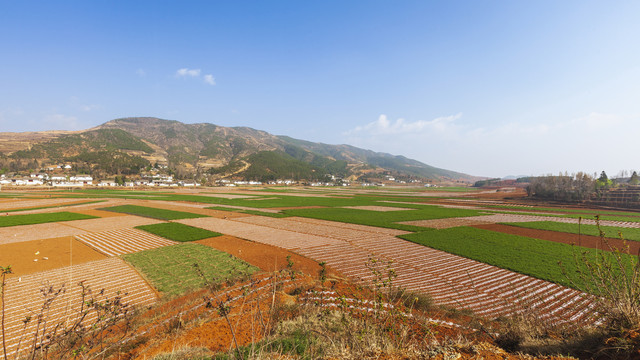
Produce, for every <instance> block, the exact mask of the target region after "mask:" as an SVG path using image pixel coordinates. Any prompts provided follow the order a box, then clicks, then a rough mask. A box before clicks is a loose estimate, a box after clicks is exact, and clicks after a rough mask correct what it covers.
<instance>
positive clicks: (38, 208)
mask: <svg viewBox="0 0 640 360" xmlns="http://www.w3.org/2000/svg"><path fill="white" fill-rule="evenodd" d="M105 201H106V200H95V201H85V202H81V203H75V204H62V205H49V206H37V207H30V208H23V209H5V210H0V213H10V212H18V211H29V210H41V209H52V208H59V207H67V206H76V205H88V204H97V203H101V202H105Z"/></svg>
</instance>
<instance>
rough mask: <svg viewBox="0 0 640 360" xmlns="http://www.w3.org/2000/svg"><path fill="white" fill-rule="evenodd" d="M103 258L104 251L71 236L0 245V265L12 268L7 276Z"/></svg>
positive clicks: (17, 275) (16, 275)
mask: <svg viewBox="0 0 640 360" xmlns="http://www.w3.org/2000/svg"><path fill="white" fill-rule="evenodd" d="M36 253H38V254H37V255H36ZM104 258H105V256H104V255H102V254H100V253H99V252H97V251H95V250H93V249H92V248H90V247H89V246H87V245H85V244H83V243H81V242H79V241H77V240H75V239H74V238H73V237H71V236H66V237H60V238H53V239H45V240H32V241H23V242H20V243H10V244H3V245H0V266H7V265H11V269H12V270H13V274H11V275H9V277H20V276H22V275H25V274H31V273H35V272H39V271H45V270H51V269H57V268H61V267H65V266H70V265H76V264H81V263H85V262H88V261H93V260H100V259H104ZM35 260H37V261H35Z"/></svg>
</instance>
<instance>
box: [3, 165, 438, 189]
mask: <svg viewBox="0 0 640 360" xmlns="http://www.w3.org/2000/svg"><path fill="white" fill-rule="evenodd" d="M165 168H166V167H165ZM407 183H410V184H412V185H414V186H415V185H418V184H417V183H420V181H419V180H411V181H409V182H406V181H404V180H400V179H396V178H394V177H393V176H389V175H387V176H385V177H384V178H382V179H379V180H378V181H371V180H363V181H351V180H349V179H343V178H340V177H336V176H334V175H327V179H326V181H306V180H292V179H278V180H270V181H265V182H263V181H256V180H246V179H229V178H223V179H215V180H212V181H210V182H207V181H205V179H202V180H201V181H196V180H194V179H176V178H175V177H174V176H173V175H171V174H165V173H161V172H159V171H158V169H155V168H154V169H152V171H150V172H148V173H142V174H140V175H139V176H135V177H126V176H124V175H115V176H111V177H108V178H106V179H104V178H103V179H98V178H95V177H93V176H91V175H88V174H79V173H75V172H74V171H73V167H72V166H71V165H69V164H62V165H55V166H48V167H46V168H43V169H40V171H39V172H30V173H29V174H23V173H10V172H8V173H3V174H0V187H3V186H4V187H55V188H84V187H98V188H104V187H128V188H137V187H200V186H202V185H211V186H226V187H236V186H260V185H276V186H296V185H304V186H313V187H318V186H329V187H331V186H339V187H347V186H363V187H372V186H375V187H377V186H385V185H394V184H398V185H403V184H407ZM424 186H425V187H437V186H436V185H434V184H429V183H426V184H424Z"/></svg>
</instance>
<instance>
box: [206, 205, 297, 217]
mask: <svg viewBox="0 0 640 360" xmlns="http://www.w3.org/2000/svg"><path fill="white" fill-rule="evenodd" d="M206 209H210V210H218V211H227V212H235V213H241V214H250V215H259V216H268V217H272V218H286V217H290V215H287V214H282V213H272V212H266V211H260V210H243V209H234V208H227V207H223V206H212V207H208V208H206Z"/></svg>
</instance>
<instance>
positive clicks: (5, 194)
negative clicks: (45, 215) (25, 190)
mask: <svg viewBox="0 0 640 360" xmlns="http://www.w3.org/2000/svg"><path fill="white" fill-rule="evenodd" d="M13 197H32V196H27V195H25V194H21V193H3V194H0V198H13Z"/></svg>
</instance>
